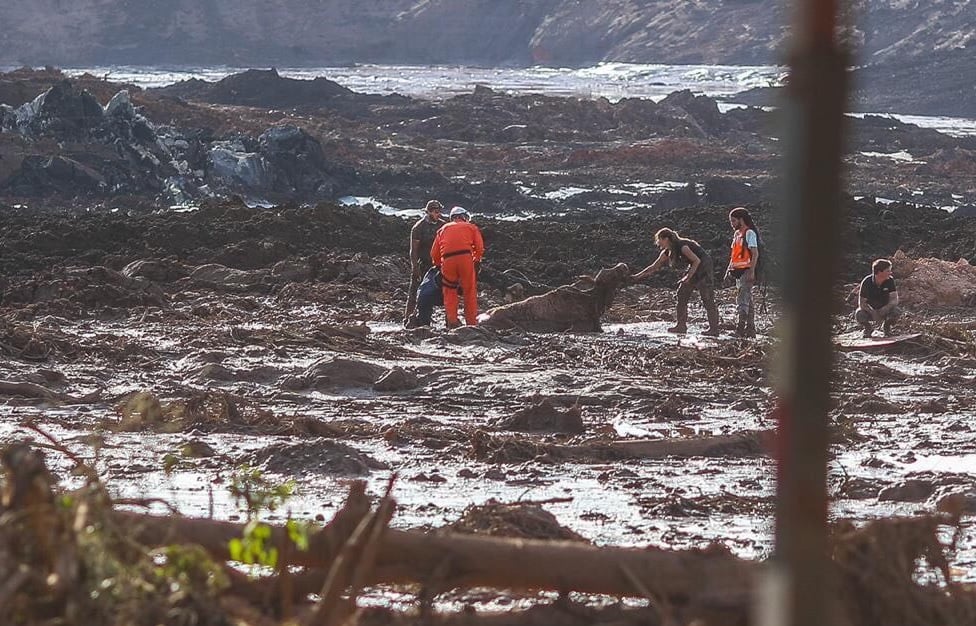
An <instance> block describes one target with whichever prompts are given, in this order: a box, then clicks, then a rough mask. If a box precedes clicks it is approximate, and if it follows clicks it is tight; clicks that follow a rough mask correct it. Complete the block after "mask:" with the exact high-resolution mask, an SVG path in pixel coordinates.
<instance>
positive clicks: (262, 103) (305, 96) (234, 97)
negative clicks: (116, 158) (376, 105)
mask: <svg viewBox="0 0 976 626" xmlns="http://www.w3.org/2000/svg"><path fill="white" fill-rule="evenodd" d="M152 91H153V93H156V94H160V95H164V96H173V97H178V98H185V99H187V100H200V101H203V102H212V103H214V104H237V105H242V106H252V107H255V106H256V107H294V106H299V105H303V104H310V105H321V104H323V103H324V102H326V101H328V100H331V99H332V98H335V97H337V96H343V95H350V94H352V93H353V92H352V91H351V90H349V89H347V88H345V87H343V86H342V85H340V84H339V83H337V82H335V81H331V80H329V79H327V78H315V79H314V80H298V79H294V78H284V77H282V76H280V75H279V74H278V71H277V70H276V69H274V68H272V69H269V70H257V69H250V70H247V71H246V72H242V73H240V74H231V75H230V76H228V77H227V78H224V79H221V80H219V81H217V82H215V83H209V82H207V81H203V80H199V79H192V80H185V81H182V82H179V83H176V84H174V85H169V86H168V87H161V88H159V89H153V90H152Z"/></svg>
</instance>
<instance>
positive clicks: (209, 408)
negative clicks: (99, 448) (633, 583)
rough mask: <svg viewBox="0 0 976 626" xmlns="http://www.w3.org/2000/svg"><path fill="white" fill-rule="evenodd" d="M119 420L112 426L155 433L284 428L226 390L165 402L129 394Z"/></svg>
mask: <svg viewBox="0 0 976 626" xmlns="http://www.w3.org/2000/svg"><path fill="white" fill-rule="evenodd" d="M115 410H116V412H117V413H118V415H119V421H118V423H117V424H114V425H113V426H112V427H113V428H114V429H115V430H118V431H122V432H139V431H143V430H153V431H157V432H182V431H188V430H191V429H198V430H201V431H203V432H216V431H224V432H226V431H235V430H238V431H239V430H251V429H253V430H257V431H259V432H269V431H271V432H273V431H275V430H277V429H280V428H281V426H279V423H278V420H277V419H275V417H274V415H273V414H272V413H271V412H270V411H267V410H265V409H262V408H260V407H257V406H255V405H253V404H252V403H250V402H248V401H247V400H245V399H244V398H241V397H239V396H235V395H233V394H229V393H226V392H223V391H209V390H208V391H201V392H194V393H193V394H192V395H191V396H190V397H189V398H185V399H184V398H178V399H175V400H170V401H166V402H164V401H162V400H160V399H159V397H158V396H156V394H154V393H152V392H149V391H139V392H135V393H132V394H129V396H128V397H126V398H125V399H124V400H122V402H120V403H119V404H118V406H117V407H116V409H115Z"/></svg>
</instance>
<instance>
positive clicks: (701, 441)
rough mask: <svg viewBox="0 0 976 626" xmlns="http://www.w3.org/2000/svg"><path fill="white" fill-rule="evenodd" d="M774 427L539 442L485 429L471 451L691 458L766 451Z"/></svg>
mask: <svg viewBox="0 0 976 626" xmlns="http://www.w3.org/2000/svg"><path fill="white" fill-rule="evenodd" d="M772 437H773V431H771V430H747V431H742V432H739V433H735V434H732V435H717V436H712V437H696V438H691V439H621V440H616V441H609V442H608V441H592V442H589V443H581V444H576V445H565V444H550V443H538V441H537V440H533V439H530V438H526V437H512V436H505V435H497V434H493V433H489V432H487V431H484V430H478V431H475V432H474V433H473V434H472V435H471V454H472V456H474V458H476V459H479V460H483V461H488V462H491V463H524V462H527V461H532V460H541V461H545V460H548V461H552V460H554V459H555V460H570V459H571V460H573V461H575V462H577V463H605V462H606V461H610V460H620V459H661V458H665V457H678V458H688V457H696V456H710V457H715V456H723V457H746V456H757V455H760V454H762V453H763V451H764V449H765V446H764V445H763V443H764V442H765V441H771V440H772Z"/></svg>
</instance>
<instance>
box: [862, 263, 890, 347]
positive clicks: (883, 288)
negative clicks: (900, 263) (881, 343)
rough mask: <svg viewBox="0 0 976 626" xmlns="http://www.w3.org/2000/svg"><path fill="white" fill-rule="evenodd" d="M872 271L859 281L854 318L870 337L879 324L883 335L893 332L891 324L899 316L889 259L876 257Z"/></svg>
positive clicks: (866, 335) (887, 335)
mask: <svg viewBox="0 0 976 626" xmlns="http://www.w3.org/2000/svg"><path fill="white" fill-rule="evenodd" d="M871 270H872V273H871V274H869V275H867V276H865V277H864V280H862V281H861V288H860V290H859V292H858V297H857V310H856V311H854V319H856V320H857V321H858V323H859V324H860V325H861V328H863V329H864V336H865V337H871V335H872V333H873V332H874V327H875V325H877V324H881V327H882V330H883V332H884V335H885V337H889V336H891V335H892V334H894V331H893V330H892V328H891V325H892V324H893V323H894V322H896V321H898V318H899V317H901V309H900V308H898V290H897V289H896V288H895V279H894V278H892V277H891V261H889V260H888V259H878V260H877V261H875V262H874V263H872V264H871Z"/></svg>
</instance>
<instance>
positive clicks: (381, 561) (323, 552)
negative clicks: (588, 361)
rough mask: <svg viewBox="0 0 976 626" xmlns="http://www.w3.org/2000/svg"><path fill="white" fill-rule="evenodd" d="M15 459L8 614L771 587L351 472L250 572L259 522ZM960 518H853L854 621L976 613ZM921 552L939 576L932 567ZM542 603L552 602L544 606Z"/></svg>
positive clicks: (5, 499)
mask: <svg viewBox="0 0 976 626" xmlns="http://www.w3.org/2000/svg"><path fill="white" fill-rule="evenodd" d="M55 447H59V446H58V445H57V444H55ZM299 456H303V455H299ZM76 461H78V462H80V460H78V459H77V458H76ZM0 462H2V465H3V469H4V473H5V476H4V482H3V485H2V490H0V491H2V499H0V511H2V512H3V513H4V515H3V516H2V519H3V523H2V524H0V550H2V551H3V553H4V554H5V555H6V557H7V558H5V559H4V560H3V561H2V566H0V570H2V572H0V573H2V574H4V577H5V578H4V580H6V581H7V582H6V587H5V588H6V589H8V590H9V591H8V601H6V602H4V603H2V604H0V618H2V619H3V620H4V621H5V622H10V623H17V622H18V621H19V622H25V620H26V622H31V623H32V622H33V621H36V620H38V619H40V618H41V616H44V619H51V618H52V617H54V618H58V617H60V618H63V619H65V620H67V621H66V622H65V623H71V624H73V623H79V624H80V623H103V624H119V625H120V626H121V624H127V625H129V624H132V625H141V624H146V625H149V624H156V623H170V622H171V621H172V618H173V616H174V615H179V616H181V617H180V619H181V620H186V621H189V622H194V623H218V622H219V623H222V620H231V621H235V620H237V621H240V620H243V622H242V623H262V624H277V623H279V620H285V621H287V620H289V619H298V620H300V622H301V623H312V622H310V621H309V620H312V621H314V620H315V619H318V618H315V617H314V616H316V615H321V614H340V615H349V614H351V613H352V612H354V611H355V610H356V604H357V596H358V595H359V594H360V592H361V591H362V590H363V589H364V587H366V586H369V585H374V584H378V583H384V582H388V583H389V582H397V583H405V582H417V583H419V582H423V583H424V584H425V589H426V585H433V589H430V590H428V591H433V593H437V592H440V591H448V590H451V589H454V588H471V587H495V588H505V589H515V590H520V589H550V590H558V591H560V592H562V593H565V592H567V591H580V592H583V593H596V594H605V595H610V596H618V597H644V598H647V599H653V601H654V606H655V607H658V610H660V607H662V606H663V607H667V610H668V611H669V613H670V614H671V615H672V619H673V620H676V621H675V623H679V624H684V623H698V624H705V625H713V626H721V625H725V624H745V623H748V615H749V610H750V609H749V607H750V606H751V603H752V601H751V599H752V598H753V597H754V594H755V593H756V589H755V584H756V580H757V572H758V570H757V564H755V563H751V562H748V561H743V560H740V559H736V558H735V557H733V556H731V555H730V554H729V553H728V551H727V550H726V549H724V548H722V547H721V546H717V545H712V546H710V547H709V548H706V549H704V550H686V551H666V550H658V549H654V548H614V547H595V546H592V545H590V544H589V543H588V542H586V540H585V539H583V538H581V537H579V535H577V534H576V533H574V532H573V531H569V530H567V529H565V528H563V527H561V526H560V525H559V524H558V523H557V522H556V521H555V519H554V518H553V517H552V516H551V515H550V514H548V513H546V512H545V511H544V510H543V509H541V507H540V505H541V504H543V503H542V502H540V503H532V502H527V503H513V504H501V503H498V502H490V503H488V504H487V505H484V506H480V507H472V508H470V509H469V510H468V511H466V512H465V514H464V515H463V517H462V518H461V519H459V520H458V521H457V522H455V523H454V524H453V525H452V527H451V530H453V531H455V532H449V531H445V529H440V530H436V531H434V532H428V533H424V532H418V531H402V530H396V529H390V528H388V524H389V521H390V518H391V517H392V515H393V512H394V510H395V506H396V504H395V502H394V501H393V500H392V499H391V498H390V496H389V494H387V495H386V496H385V497H383V499H382V500H381V501H380V504H379V506H378V508H376V509H375V510H374V509H373V508H372V507H371V505H370V501H369V498H368V497H367V496H366V495H365V486H364V484H363V483H362V482H354V483H353V484H352V486H351V488H350V492H349V496H348V498H347V499H346V501H345V503H344V504H343V506H342V507H341V508H340V509H339V510H338V512H337V514H336V515H335V518H334V519H333V520H332V522H331V523H329V524H328V525H327V526H324V527H318V526H313V527H312V528H310V529H309V530H308V534H307V535H302V536H303V537H304V539H303V542H307V549H301V548H300V547H298V546H297V545H296V544H295V543H293V542H295V541H297V540H296V538H295V537H296V535H295V534H294V532H289V530H286V528H284V527H276V526H267V525H260V526H261V528H263V534H262V535H261V536H262V537H264V538H265V539H264V541H265V542H266V543H265V544H263V546H264V548H266V549H267V548H274V550H275V554H276V555H281V556H280V558H282V559H284V561H283V562H280V563H278V564H277V566H276V567H274V568H266V569H264V570H263V571H259V572H257V573H255V574H254V575H253V576H250V577H245V576H243V575H241V574H240V573H239V572H238V571H236V570H235V569H234V568H232V567H231V564H232V563H234V562H235V561H236V560H238V559H240V558H241V556H240V555H239V556H236V557H235V556H234V551H233V549H232V548H231V546H232V544H233V542H234V541H237V542H238V544H240V543H241V541H242V538H245V539H246V538H247V537H248V534H247V533H248V531H247V528H249V527H250V525H245V524H236V523H231V522H222V521H217V520H213V519H193V518H184V517H180V516H174V515H169V516H165V517H163V516H156V515H150V514H144V513H138V512H132V511H122V510H119V509H117V508H116V504H115V503H113V502H112V500H111V497H110V496H109V495H108V492H107V491H106V490H105V488H104V486H103V485H101V483H99V482H98V481H97V480H95V479H94V477H93V476H92V478H90V479H89V482H88V483H87V484H86V485H85V486H84V487H82V488H81V489H78V490H75V491H72V492H58V491H56V490H55V488H54V485H53V479H52V477H51V476H50V473H49V472H48V470H47V468H46V465H45V462H44V458H43V456H42V455H41V454H40V453H39V452H37V451H36V450H33V449H31V448H29V447H28V446H25V445H15V446H10V447H7V448H6V449H5V450H4V451H3V453H2V454H0ZM681 512H682V513H684V512H686V510H685V509H682V511H681ZM957 523H958V519H957V518H954V517H952V516H946V515H941V516H925V517H920V518H911V519H910V518H905V519H887V520H879V521H875V522H872V523H870V524H868V525H866V526H864V527H863V528H857V527H856V526H854V525H853V524H851V523H849V522H845V521H842V522H840V523H838V524H837V525H836V526H835V529H834V531H833V533H832V537H831V556H832V564H833V567H834V568H835V572H836V573H835V575H834V576H833V577H831V578H830V580H832V581H833V584H834V587H833V588H834V590H835V594H836V595H835V597H836V598H839V599H840V603H839V605H838V606H837V608H838V609H839V611H840V615H841V616H842V617H843V618H844V619H845V621H844V623H847V624H850V625H851V626H874V625H875V624H888V623H899V624H907V625H908V626H928V625H929V624H932V623H946V624H965V623H969V620H971V618H972V617H973V616H974V615H976V594H974V592H973V591H972V589H971V588H969V587H967V586H964V585H959V584H955V583H954V582H953V570H952V567H951V565H950V561H949V558H948V553H949V551H950V550H951V549H952V545H946V544H944V543H943V542H942V541H940V539H939V537H940V535H942V532H941V531H942V529H945V528H951V527H952V526H953V525H954V524H957ZM357 529H358V530H357ZM471 533H474V534H471ZM540 535H541V536H542V537H544V539H540V538H539V536H540ZM554 539H555V540H554ZM920 567H923V568H925V569H926V570H927V571H926V572H925V573H927V574H932V575H930V576H921V577H920V576H919V568H920ZM330 572H331V575H330ZM335 576H339V577H340V581H335V580H334V578H335ZM330 581H331V582H330ZM107 589H111V590H112V593H103V592H104V591H105V590H107ZM650 589H653V590H654V591H653V592H650V591H649V590H650ZM344 590H347V592H348V593H347V596H348V597H347V599H346V600H345V601H344V600H343V599H342V595H343V591H344ZM95 591H98V593H95ZM424 593H426V592H424ZM312 594H315V595H314V596H313V595H312ZM716 599H720V601H716ZM427 610H428V611H429V610H430V608H429V607H428V608H427ZM539 610H543V611H544V610H545V609H544V608H541V609H535V610H533V611H532V612H530V613H531V614H532V615H537V614H538V612H539ZM588 610H597V609H588ZM370 615H372V616H374V617H377V618H382V619H383V620H385V621H383V622H382V623H387V624H388V623H391V622H390V620H391V619H392V620H394V621H393V623H400V620H404V619H406V618H407V616H406V615H402V614H400V613H397V612H391V611H385V612H383V613H382V614H375V613H369V612H363V613H360V614H359V617H360V620H359V623H366V624H369V623H372V622H370V621H369V619H368V616H370ZM522 615H525V616H528V615H529V613H526V614H522ZM428 617H433V616H428ZM437 617H438V619H449V618H450V617H451V614H450V613H448V614H444V615H442V616H437ZM518 617H519V614H513V615H511V616H509V619H508V621H509V622H512V620H513V619H516V622H514V623H518V622H517V618H518ZM645 617H646V616H645ZM658 617H659V616H658ZM364 619H365V620H366V621H363V620H364ZM467 619H468V620H470V619H477V618H476V617H472V616H468V618H467ZM282 623H283V622H282ZM445 623H447V622H445ZM624 623H630V622H626V621H625V622H624ZM635 623H636V622H635Z"/></svg>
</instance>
